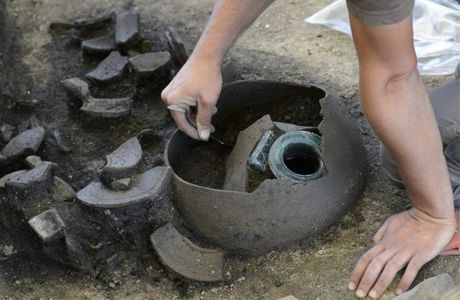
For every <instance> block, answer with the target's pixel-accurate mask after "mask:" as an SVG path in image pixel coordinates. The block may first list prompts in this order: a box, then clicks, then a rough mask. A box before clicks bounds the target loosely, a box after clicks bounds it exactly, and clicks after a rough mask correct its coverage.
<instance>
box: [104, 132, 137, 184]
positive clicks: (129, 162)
mask: <svg viewBox="0 0 460 300" xmlns="http://www.w3.org/2000/svg"><path fill="white" fill-rule="evenodd" d="M141 159H142V146H141V144H140V143H139V140H138V139H137V137H133V138H130V139H129V140H127V141H126V142H124V143H123V144H122V145H121V146H120V147H118V148H117V149H116V150H115V151H113V152H112V153H111V154H109V155H107V156H106V160H107V163H106V165H105V166H104V168H103V169H102V178H103V180H104V181H106V182H111V181H113V180H115V179H121V178H125V177H130V176H131V175H132V174H133V172H134V170H135V169H136V167H137V165H138V164H139V163H140V161H141Z"/></svg>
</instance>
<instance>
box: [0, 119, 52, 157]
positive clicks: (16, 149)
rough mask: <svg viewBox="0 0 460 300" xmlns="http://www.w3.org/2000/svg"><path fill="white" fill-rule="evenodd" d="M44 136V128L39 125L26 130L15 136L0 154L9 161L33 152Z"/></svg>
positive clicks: (38, 146)
mask: <svg viewBox="0 0 460 300" xmlns="http://www.w3.org/2000/svg"><path fill="white" fill-rule="evenodd" d="M44 137H45V128H43V127H41V126H39V127H35V128H32V129H29V130H26V131H24V132H22V133H20V134H18V135H17V136H15V137H14V138H13V139H12V140H11V141H10V142H9V143H8V144H7V145H6V146H5V148H3V150H2V152H1V153H0V154H1V155H3V156H5V157H6V158H7V160H8V161H11V160H15V159H17V158H19V157H21V156H22V157H23V156H26V155H29V154H32V153H35V152H37V150H38V148H40V145H41V144H42V142H43V138H44Z"/></svg>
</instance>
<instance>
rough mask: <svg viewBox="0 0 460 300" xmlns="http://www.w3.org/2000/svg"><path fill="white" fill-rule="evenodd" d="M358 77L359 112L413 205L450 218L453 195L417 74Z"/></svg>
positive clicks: (429, 111)
mask: <svg viewBox="0 0 460 300" xmlns="http://www.w3.org/2000/svg"><path fill="white" fill-rule="evenodd" d="M363 72H365V73H367V76H362V77H361V78H362V79H361V89H362V99H363V108H364V110H365V112H366V116H367V118H368V120H369V122H370V124H371V125H372V127H373V128H374V130H375V131H376V133H377V135H378V136H379V137H380V138H381V140H382V142H383V143H384V144H385V146H386V147H387V148H388V149H389V150H390V151H391V152H392V153H393V155H394V156H395V159H396V161H397V163H398V166H399V169H400V172H401V175H402V177H403V179H404V182H405V184H406V187H407V189H408V191H409V194H410V197H411V200H412V202H413V204H414V206H415V207H416V208H417V209H419V210H421V211H423V212H425V213H427V214H429V215H431V216H433V217H437V218H453V217H454V215H453V212H454V210H453V200H452V190H451V186H450V181H449V177H448V172H447V168H446V163H445V159H444V155H443V152H442V143H441V138H440V135H439V131H438V128H437V124H436V121H435V117H434V114H433V111H432V108H431V105H430V102H429V99H428V96H427V94H426V92H425V89H424V87H423V83H422V81H421V78H420V76H419V75H418V73H417V71H414V72H413V73H409V74H405V75H403V76H402V77H401V78H393V79H391V80H390V81H389V82H388V83H387V84H385V85H384V84H382V83H381V82H378V78H379V77H380V76H378V75H376V76H369V73H372V71H370V70H367V71H366V70H364V71H363Z"/></svg>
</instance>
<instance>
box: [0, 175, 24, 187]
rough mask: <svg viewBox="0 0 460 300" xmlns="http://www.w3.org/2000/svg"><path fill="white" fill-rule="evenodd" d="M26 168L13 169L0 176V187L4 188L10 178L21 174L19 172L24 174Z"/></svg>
mask: <svg viewBox="0 0 460 300" xmlns="http://www.w3.org/2000/svg"><path fill="white" fill-rule="evenodd" d="M26 172H27V170H18V171H14V172H12V173H9V174H6V175H5V176H3V177H2V178H0V188H3V189H4V188H5V184H6V183H7V182H8V181H10V180H11V178H15V177H16V176H18V175H21V174H24V173H26Z"/></svg>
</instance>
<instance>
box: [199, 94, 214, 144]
mask: <svg viewBox="0 0 460 300" xmlns="http://www.w3.org/2000/svg"><path fill="white" fill-rule="evenodd" d="M213 112H214V105H213V104H211V103H208V102H206V101H199V102H198V112H197V115H196V126H197V129H198V136H199V137H200V139H201V140H203V141H207V140H208V139H209V136H210V134H211V130H212V125H211V118H212V115H213Z"/></svg>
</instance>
